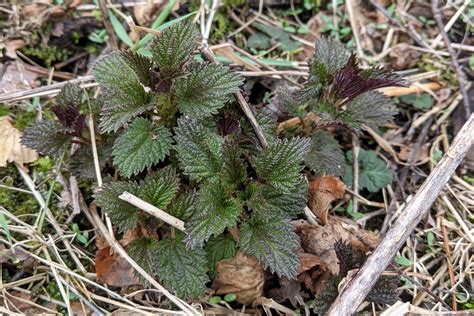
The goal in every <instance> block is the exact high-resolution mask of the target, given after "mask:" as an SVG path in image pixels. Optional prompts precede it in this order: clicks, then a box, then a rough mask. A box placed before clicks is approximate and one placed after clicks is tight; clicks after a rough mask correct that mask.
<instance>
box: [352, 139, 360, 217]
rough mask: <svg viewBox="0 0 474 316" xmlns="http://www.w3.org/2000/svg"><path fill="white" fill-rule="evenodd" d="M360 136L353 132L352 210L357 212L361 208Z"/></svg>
mask: <svg viewBox="0 0 474 316" xmlns="http://www.w3.org/2000/svg"><path fill="white" fill-rule="evenodd" d="M359 149H360V145H359V136H358V135H357V134H356V133H352V190H354V193H355V194H354V196H353V197H352V211H353V212H354V213H357V211H358V210H359V204H358V198H357V195H359Z"/></svg>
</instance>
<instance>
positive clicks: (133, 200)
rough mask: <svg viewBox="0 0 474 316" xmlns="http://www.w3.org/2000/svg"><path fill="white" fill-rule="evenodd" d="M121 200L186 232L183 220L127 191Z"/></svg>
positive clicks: (121, 196)
mask: <svg viewBox="0 0 474 316" xmlns="http://www.w3.org/2000/svg"><path fill="white" fill-rule="evenodd" d="M119 199H121V200H123V201H125V202H128V203H130V204H132V205H134V206H136V207H138V208H139V209H141V210H143V211H145V212H147V213H148V214H151V215H153V216H155V217H156V218H158V219H161V220H162V221H163V222H165V223H168V224H169V225H171V226H173V227H176V228H177V229H179V230H181V231H183V232H184V222H183V221H182V220H180V219H178V218H176V217H174V216H172V215H170V214H168V213H166V212H165V211H162V210H160V209H159V208H157V207H156V206H154V205H152V204H150V203H148V202H146V201H143V200H142V199H140V198H138V197H136V196H135V195H133V194H131V193H129V192H127V191H125V192H123V193H122V195H120V196H119Z"/></svg>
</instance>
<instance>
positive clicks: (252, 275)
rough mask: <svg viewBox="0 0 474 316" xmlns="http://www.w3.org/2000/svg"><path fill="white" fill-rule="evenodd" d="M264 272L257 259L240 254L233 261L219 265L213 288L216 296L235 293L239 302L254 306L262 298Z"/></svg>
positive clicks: (223, 261)
mask: <svg viewBox="0 0 474 316" xmlns="http://www.w3.org/2000/svg"><path fill="white" fill-rule="evenodd" d="M264 281H265V279H264V270H263V267H262V266H261V265H260V264H259V263H258V261H257V259H255V257H251V256H246V255H244V254H243V253H241V252H239V253H237V255H236V256H235V258H233V259H227V260H221V261H219V262H218V263H217V277H216V280H215V281H214V284H213V288H214V289H215V290H216V294H227V293H235V294H236V295H237V301H238V302H239V303H242V304H252V303H254V302H255V301H256V300H257V299H259V298H261V297H262V291H263V284H264Z"/></svg>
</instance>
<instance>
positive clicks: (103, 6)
mask: <svg viewBox="0 0 474 316" xmlns="http://www.w3.org/2000/svg"><path fill="white" fill-rule="evenodd" d="M99 7H100V12H102V20H103V21H104V26H105V30H106V31H107V35H108V36H109V44H110V46H111V47H112V48H113V49H118V47H119V46H118V41H117V37H116V36H115V31H114V28H113V26H112V23H110V18H109V9H107V3H106V2H105V0H99Z"/></svg>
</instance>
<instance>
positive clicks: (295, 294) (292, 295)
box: [268, 277, 304, 307]
mask: <svg viewBox="0 0 474 316" xmlns="http://www.w3.org/2000/svg"><path fill="white" fill-rule="evenodd" d="M278 282H279V283H280V287H272V288H271V289H270V290H269V291H268V295H269V297H270V298H273V299H274V300H275V301H276V302H278V303H282V302H284V301H286V300H289V301H290V303H291V304H292V305H293V306H294V307H297V306H299V305H301V304H302V303H304V299H303V295H304V293H302V292H301V285H300V283H299V282H298V281H296V280H290V279H288V278H285V277H282V278H280V279H278Z"/></svg>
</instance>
